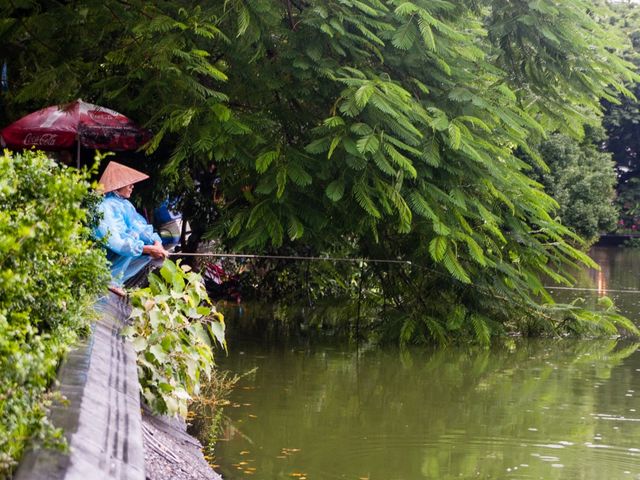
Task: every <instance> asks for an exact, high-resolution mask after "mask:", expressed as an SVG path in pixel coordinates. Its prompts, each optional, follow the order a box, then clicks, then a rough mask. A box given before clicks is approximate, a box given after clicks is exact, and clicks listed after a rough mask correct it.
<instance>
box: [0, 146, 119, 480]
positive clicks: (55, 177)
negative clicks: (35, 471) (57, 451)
mask: <svg viewBox="0 0 640 480" xmlns="http://www.w3.org/2000/svg"><path fill="white" fill-rule="evenodd" d="M89 187H90V185H89V183H88V182H87V178H86V173H83V172H80V171H77V170H75V169H68V168H66V167H61V166H58V165H57V164H56V163H55V162H53V161H52V160H50V159H49V158H47V157H46V156H45V155H44V154H43V153H41V152H32V151H31V152H24V153H22V154H12V153H10V152H8V151H5V152H4V153H3V154H2V155H0V478H2V477H3V476H5V475H8V474H9V473H10V471H11V469H12V468H13V467H14V465H15V462H16V460H17V459H18V458H19V457H20V455H21V452H22V450H23V449H24V447H25V445H26V444H27V443H28V442H29V441H30V440H31V439H33V438H36V437H37V438H41V439H43V440H52V439H55V438H56V437H59V434H60V432H56V431H55V430H54V429H53V428H52V427H51V426H50V425H49V424H48V423H47V421H46V418H45V414H46V403H47V401H48V398H47V394H46V390H47V388H48V386H49V385H50V383H51V381H52V379H53V378H54V376H55V373H56V367H57V365H58V363H59V361H60V358H61V357H62V355H63V354H64V353H65V351H66V350H67V348H68V346H69V345H70V344H72V343H73V341H74V340H75V339H76V337H77V335H78V334H80V333H82V332H85V331H86V328H87V326H88V323H87V322H88V320H87V318H89V316H90V315H89V310H90V307H91V305H92V302H93V301H94V299H95V296H96V295H97V294H98V293H99V292H100V291H101V289H102V288H104V285H106V283H107V279H108V269H107V266H106V260H105V258H104V254H103V253H102V251H101V250H99V249H94V248H93V244H92V242H91V240H90V238H89V232H90V229H89V227H88V226H87V225H86V223H87V217H86V212H85V211H84V209H82V208H81V205H82V203H83V202H84V201H85V199H86V198H87V196H88V192H89Z"/></svg>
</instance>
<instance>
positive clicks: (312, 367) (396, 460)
mask: <svg viewBox="0 0 640 480" xmlns="http://www.w3.org/2000/svg"><path fill="white" fill-rule="evenodd" d="M636 350H637V345H635V344H632V345H617V344H616V342H615V341H612V340H611V341H605V342H594V341H589V342H576V341H571V342H567V341H560V342H550V341H536V342H526V343H522V344H520V345H518V348H516V349H500V350H495V351H475V352H471V351H468V350H456V349H446V350H435V351H430V352H425V351H424V350H420V351H404V352H398V351H380V350H371V351H367V352H355V351H348V350H342V349H332V348H328V347H327V348H322V347H308V348H302V349H295V348H294V349H292V348H270V349H268V350H267V349H265V348H264V347H262V346H260V345H255V344H254V345H253V346H246V347H244V348H243V350H242V352H236V353H234V354H232V355H231V356H230V357H229V358H228V359H226V360H225V362H224V364H225V365H224V366H226V367H228V368H230V369H231V370H232V371H235V372H243V371H247V370H250V369H252V368H254V367H256V366H257V367H258V370H257V371H256V372H255V373H254V374H252V375H251V376H250V377H248V378H246V379H245V380H244V381H243V384H242V385H241V386H240V387H239V388H237V389H236V391H235V393H234V396H233V405H232V407H231V408H227V410H226V412H225V413H226V414H227V415H228V417H229V418H228V422H227V425H226V428H225V432H224V437H225V438H224V439H223V440H224V441H221V442H220V443H219V444H218V446H217V447H216V455H217V457H218V461H219V462H220V463H221V466H222V473H223V475H225V477H226V478H245V477H246V478H250V477H251V476H254V475H255V478H265V479H279V478H289V479H291V478H309V479H311V478H316V479H338V478H351V479H365V478H368V479H407V480H409V479H450V478H531V479H532V478H544V479H556V478H557V479H573V478H575V479H578V478H579V479H604V478H607V479H614V478H640V457H639V455H640V450H639V449H638V447H639V446H640V411H638V412H636V407H637V408H638V410H640V405H638V403H637V402H636V400H635V396H636V395H640V384H639V383H638V381H637V371H640V355H639V354H638V353H637V352H636ZM636 392H637V393H636ZM625 472H629V473H625Z"/></svg>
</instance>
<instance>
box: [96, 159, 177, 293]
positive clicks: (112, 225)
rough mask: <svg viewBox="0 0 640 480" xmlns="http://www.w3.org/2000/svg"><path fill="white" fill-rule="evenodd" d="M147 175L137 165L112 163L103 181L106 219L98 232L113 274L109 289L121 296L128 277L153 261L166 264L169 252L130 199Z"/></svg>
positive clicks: (103, 207)
mask: <svg viewBox="0 0 640 480" xmlns="http://www.w3.org/2000/svg"><path fill="white" fill-rule="evenodd" d="M147 178H149V176H148V175H145V174H144V173H142V172H139V171H137V170H134V169H133V168H129V167H126V166H124V165H121V164H119V163H117V162H109V164H108V165H107V168H106V169H105V171H104V173H103V174H102V176H101V177H100V180H99V183H100V187H101V190H102V192H103V193H104V199H103V200H102V202H101V203H100V205H99V207H98V209H99V211H100V212H101V213H102V219H101V220H100V224H99V225H98V227H97V228H96V230H95V235H96V238H97V239H98V240H101V239H105V241H106V246H107V249H108V251H107V259H108V260H109V261H110V262H111V276H112V283H111V285H110V286H109V290H111V291H112V292H114V293H116V294H117V295H120V296H124V295H125V292H124V290H123V289H122V287H123V286H124V284H125V282H126V281H127V280H129V279H130V278H132V277H133V276H135V275H136V274H137V273H139V272H140V271H141V270H142V269H143V268H145V267H146V266H147V265H148V264H149V263H151V262H152V261H154V263H162V260H164V259H165V258H166V257H167V256H168V255H169V252H167V251H166V250H165V249H164V247H163V246H162V241H161V240H160V236H159V235H158V234H157V233H155V232H154V231H153V227H152V226H151V225H149V224H148V223H147V221H146V220H145V218H144V217H143V216H142V215H140V214H139V213H138V212H136V209H135V207H134V206H133V204H132V203H131V202H130V201H129V200H128V198H129V197H130V196H131V192H132V191H133V184H134V183H137V182H140V181H142V180H146V179H147Z"/></svg>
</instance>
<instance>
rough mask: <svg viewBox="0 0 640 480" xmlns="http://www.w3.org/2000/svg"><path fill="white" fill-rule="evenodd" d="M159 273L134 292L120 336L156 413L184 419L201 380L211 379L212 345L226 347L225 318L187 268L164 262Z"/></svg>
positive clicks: (143, 391) (197, 391)
mask: <svg viewBox="0 0 640 480" xmlns="http://www.w3.org/2000/svg"><path fill="white" fill-rule="evenodd" d="M158 273H159V274H158V275H157V274H155V273H152V274H150V275H149V287H147V288H143V289H139V290H136V291H135V292H134V293H133V294H132V296H131V304H132V305H133V310H132V311H131V321H132V324H131V325H129V326H127V327H125V328H124V329H123V332H122V333H123V334H124V335H125V336H127V337H128V338H129V340H130V341H131V344H132V345H133V348H134V349H135V350H136V352H137V353H138V356H137V363H138V378H139V380H140V389H141V391H142V396H143V397H144V399H145V400H146V401H147V403H148V404H149V406H150V407H151V409H152V410H153V412H154V413H158V414H167V415H180V416H181V417H183V418H184V417H186V416H187V408H188V405H189V402H190V400H191V399H192V397H193V396H194V395H198V394H199V393H200V388H201V383H202V379H203V377H206V378H207V379H211V374H212V371H213V366H214V362H213V360H214V354H213V347H214V343H215V342H218V343H219V344H220V345H221V346H222V347H224V348H226V343H225V338H224V330H225V328H224V327H225V325H224V317H223V316H222V314H221V313H219V312H217V311H216V308H215V306H213V305H212V304H211V302H210V300H209V296H208V295H207V291H206V289H205V287H204V284H203V282H202V277H201V276H200V275H199V274H197V273H195V272H192V271H190V268H189V267H188V266H186V265H184V266H183V265H177V264H175V263H173V262H172V261H171V260H166V261H165V262H164V265H163V266H162V268H161V269H160V271H159V272H158Z"/></svg>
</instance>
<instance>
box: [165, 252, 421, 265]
mask: <svg viewBox="0 0 640 480" xmlns="http://www.w3.org/2000/svg"><path fill="white" fill-rule="evenodd" d="M169 256H172V257H230V258H266V259H274V260H313V261H325V262H352V263H360V262H367V263H397V264H402V265H413V264H412V263H411V262H410V261H409V260H387V259H383V258H344V257H301V256H296V255H252V254H242V253H182V252H175V253H170V254H169Z"/></svg>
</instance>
